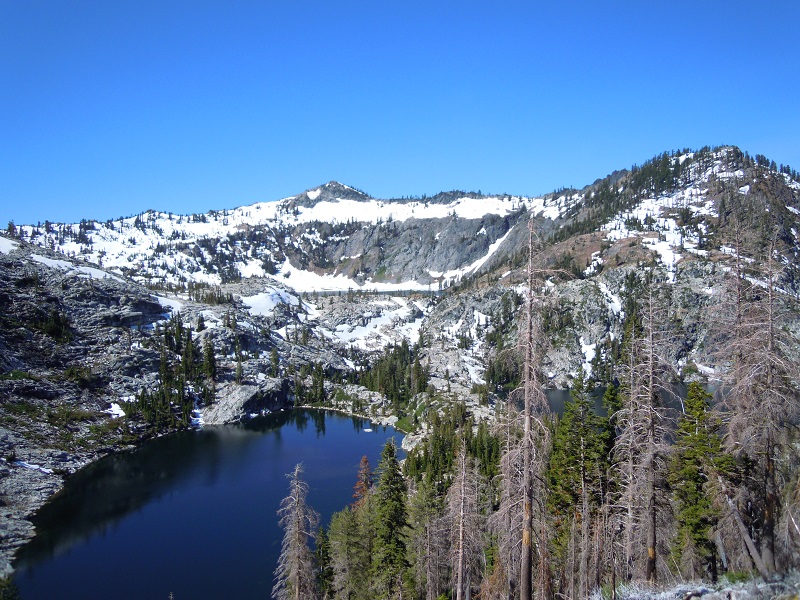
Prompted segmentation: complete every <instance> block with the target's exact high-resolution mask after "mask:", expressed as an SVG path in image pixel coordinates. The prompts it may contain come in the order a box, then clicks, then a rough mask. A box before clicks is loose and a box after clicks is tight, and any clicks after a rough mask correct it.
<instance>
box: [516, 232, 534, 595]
mask: <svg viewBox="0 0 800 600" xmlns="http://www.w3.org/2000/svg"><path fill="white" fill-rule="evenodd" d="M525 325H526V326H525V381H524V385H525V409H524V412H523V416H522V418H523V432H522V436H523V437H522V477H523V480H522V494H523V498H522V511H523V512H522V552H521V555H520V575H519V578H520V582H519V598H520V600H532V598H533V591H532V589H531V585H532V573H531V571H532V568H533V548H532V546H531V538H532V528H533V473H532V467H533V432H532V426H533V393H534V391H533V385H534V381H533V373H532V371H533V228H532V224H530V223H529V225H528V298H527V305H526V313H525Z"/></svg>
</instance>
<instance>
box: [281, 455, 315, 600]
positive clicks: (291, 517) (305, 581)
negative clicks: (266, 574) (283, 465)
mask: <svg viewBox="0 0 800 600" xmlns="http://www.w3.org/2000/svg"><path fill="white" fill-rule="evenodd" d="M302 473H303V466H302V465H301V464H298V465H297V466H296V467H295V468H294V471H293V472H292V473H289V474H288V475H287V477H289V495H288V496H286V498H284V499H283V500H282V501H281V507H280V509H279V510H278V515H280V521H279V522H280V525H281V527H283V542H282V543H281V554H280V557H279V558H278V567H277V568H276V569H275V586H274V587H273V588H272V597H273V598H275V599H276V600H307V599H308V598H313V597H315V593H316V590H315V582H314V569H313V563H312V553H311V548H310V547H309V541H310V540H311V539H314V537H315V532H316V531H317V526H318V525H319V514H317V512H316V511H315V510H314V509H312V508H311V507H310V506H309V505H308V503H307V501H306V498H307V496H308V484H306V482H304V481H303V480H302V479H301V478H300V475H301V474H302Z"/></svg>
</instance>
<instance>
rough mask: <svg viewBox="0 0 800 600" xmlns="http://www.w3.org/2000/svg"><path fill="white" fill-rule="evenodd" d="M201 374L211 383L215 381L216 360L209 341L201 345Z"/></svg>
mask: <svg viewBox="0 0 800 600" xmlns="http://www.w3.org/2000/svg"><path fill="white" fill-rule="evenodd" d="M203 373H204V374H205V376H206V377H208V379H210V380H211V381H216V379H217V360H216V358H215V356H214V344H212V343H211V340H209V339H206V341H205V343H204V344H203Z"/></svg>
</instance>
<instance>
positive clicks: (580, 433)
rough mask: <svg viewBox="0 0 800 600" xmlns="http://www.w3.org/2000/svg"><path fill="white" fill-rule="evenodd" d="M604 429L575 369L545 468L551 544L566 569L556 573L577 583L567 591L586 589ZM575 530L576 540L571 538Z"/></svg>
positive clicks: (582, 593) (600, 488)
mask: <svg viewBox="0 0 800 600" xmlns="http://www.w3.org/2000/svg"><path fill="white" fill-rule="evenodd" d="M603 434H604V423H603V419H601V418H600V417H599V416H598V415H597V414H596V413H595V412H594V407H593V406H592V402H591V400H590V399H589V394H588V390H587V383H586V378H585V376H584V373H583V371H580V373H579V375H578V377H577V378H576V379H575V380H574V382H573V387H572V389H571V390H570V400H569V401H567V403H566V404H565V406H564V416H563V418H562V419H561V421H560V422H559V423H558V425H557V427H556V430H555V435H554V438H553V451H552V454H551V455H550V466H549V471H548V476H549V482H550V490H551V496H550V502H549V505H550V509H551V511H552V513H553V515H554V516H555V518H556V535H557V538H556V546H557V548H558V551H559V553H560V557H561V564H562V568H563V569H564V572H565V577H562V578H561V579H562V581H566V583H567V584H568V585H569V588H570V589H572V590H575V589H577V592H574V591H573V593H569V594H568V595H569V596H570V597H573V598H586V597H588V595H589V580H590V577H589V576H590V565H589V558H590V555H591V553H592V547H591V546H592V544H591V536H590V526H591V522H592V520H593V517H594V514H595V512H596V510H597V508H598V507H599V505H600V503H601V502H602V496H603V476H604V474H605V472H606V468H607V464H606V456H607V441H606V439H605V437H604V435H603ZM578 531H579V534H580V543H578V540H577V539H575V538H576V535H577V533H578ZM570 547H573V548H575V552H573V553H572V554H573V555H575V556H578V557H579V564H577V565H567V564H566V563H567V562H568V561H567V556H566V555H567V551H568V548H570ZM574 574H577V575H578V580H577V581H574ZM595 579H596V578H595ZM562 593H566V590H562Z"/></svg>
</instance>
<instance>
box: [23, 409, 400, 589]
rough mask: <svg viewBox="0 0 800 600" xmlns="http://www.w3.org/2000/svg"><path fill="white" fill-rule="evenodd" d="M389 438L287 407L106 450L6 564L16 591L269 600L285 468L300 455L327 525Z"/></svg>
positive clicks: (45, 511)
mask: <svg viewBox="0 0 800 600" xmlns="http://www.w3.org/2000/svg"><path fill="white" fill-rule="evenodd" d="M365 428H372V429H373V431H372V432H365V431H364V429H365ZM390 437H394V438H395V441H396V443H397V445H398V446H399V444H400V441H401V439H402V434H401V433H399V432H396V431H394V430H393V429H391V428H383V427H380V426H375V425H372V424H370V423H369V421H363V420H361V419H354V418H351V417H345V416H341V415H337V414H333V413H324V412H320V411H293V412H286V413H278V414H275V415H270V416H269V417H264V418H262V419H257V420H253V421H251V422H250V423H248V424H247V425H246V426H244V425H230V426H224V427H210V428H206V429H203V430H200V431H187V432H182V433H178V434H175V435H170V436H167V437H164V438H160V439H157V440H153V441H150V442H147V443H146V444H144V445H143V446H142V447H141V448H139V449H137V450H135V451H133V452H129V453H124V454H120V455H115V456H109V457H107V458H104V459H102V460H100V461H98V462H97V463H95V464H93V465H91V466H89V467H87V468H86V469H84V470H82V471H81V472H79V473H77V474H75V475H74V476H73V477H72V478H70V479H69V481H68V482H67V485H66V487H65V488H64V490H63V491H62V492H61V493H60V494H59V495H58V496H56V497H54V498H53V499H52V500H51V501H50V502H48V504H47V505H45V506H44V507H43V508H42V509H41V511H40V512H39V513H38V515H37V518H36V520H35V524H36V527H37V535H36V537H35V538H34V539H33V540H32V541H31V542H30V543H29V544H28V545H27V546H25V547H24V548H23V549H22V550H21V551H20V553H19V555H18V559H17V561H16V564H15V566H16V569H17V571H16V573H15V582H16V583H17V586H18V587H19V590H20V594H21V597H22V599H23V600H35V599H40V598H41V599H47V600H51V599H55V598H58V599H70V598H76V599H77V598H80V599H82V600H86V599H94V598H98V599H100V598H103V599H108V598H114V599H119V600H124V599H128V598H129V599H131V600H133V599H135V600H144V599H149V598H153V599H160V600H167V599H168V598H169V597H170V594H172V597H173V598H174V599H175V600H184V599H185V600H189V599H191V600H201V599H205V598H208V599H219V598H237V599H240V600H241V599H247V598H259V599H260V600H264V599H265V598H269V597H270V594H271V591H272V585H273V583H274V581H273V572H274V570H275V566H276V563H277V557H278V553H279V550H280V543H281V537H282V532H281V530H280V529H279V527H278V524H277V520H278V519H277V514H276V512H277V510H278V506H279V504H280V501H281V499H282V498H283V497H284V496H286V494H287V492H288V479H287V478H286V474H287V473H289V472H290V471H292V470H293V469H294V466H295V465H296V464H297V463H299V462H302V463H303V466H304V468H305V476H304V478H305V480H306V481H307V482H308V484H309V486H310V493H309V503H310V504H311V505H312V506H313V507H314V508H315V509H316V510H317V511H319V512H320V513H321V522H322V523H323V524H326V525H327V523H328V522H329V519H330V515H331V514H332V513H333V512H335V511H337V510H340V509H341V508H343V507H344V506H345V505H346V504H348V503H350V502H351V501H352V493H353V485H354V484H355V480H356V474H357V470H358V464H359V461H360V460H361V457H362V456H363V455H367V456H368V457H369V460H370V463H371V464H372V467H373V468H375V467H376V466H377V463H378V459H379V456H380V452H381V449H382V448H383V445H384V443H385V442H386V440H388V439H389V438H390Z"/></svg>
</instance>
